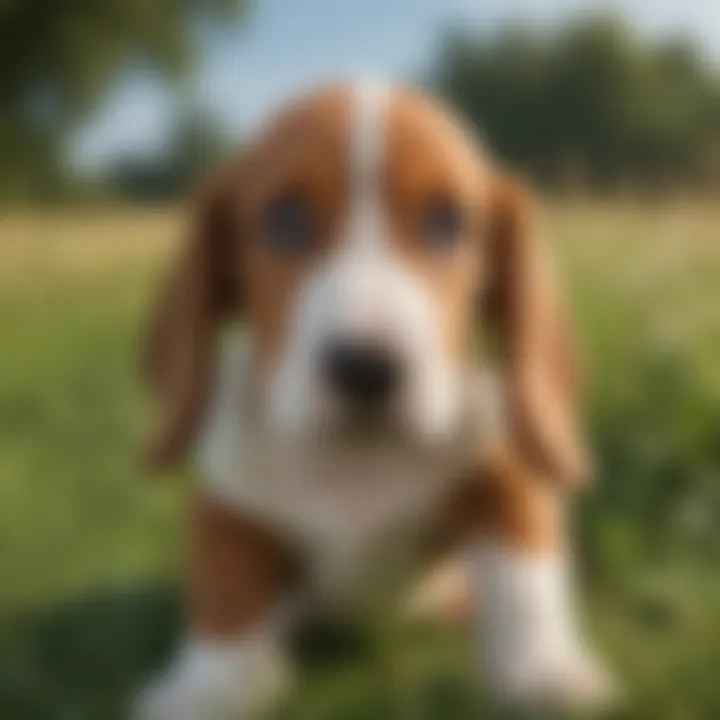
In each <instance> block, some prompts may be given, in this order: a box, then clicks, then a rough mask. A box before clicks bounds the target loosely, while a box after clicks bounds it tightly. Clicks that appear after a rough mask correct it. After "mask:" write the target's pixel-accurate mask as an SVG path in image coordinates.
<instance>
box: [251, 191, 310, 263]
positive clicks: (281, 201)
mask: <svg viewBox="0 0 720 720" xmlns="http://www.w3.org/2000/svg"><path fill="white" fill-rule="evenodd" d="M262 224H263V232H264V234H265V237H266V238H267V242H268V244H269V245H270V247H271V248H272V249H273V250H276V251H277V252H280V253H284V254H288V255H295V254H298V253H302V252H305V251H306V250H308V249H309V248H310V246H311V245H312V242H313V223H312V217H311V213H310V209H309V208H308V206H307V203H306V202H305V201H304V200H303V198H301V197H300V196H297V195H284V196H282V197H279V198H277V199H276V200H273V201H272V202H271V203H270V204H269V205H268V207H267V209H266V210H265V213H264V215H263V218H262Z"/></svg>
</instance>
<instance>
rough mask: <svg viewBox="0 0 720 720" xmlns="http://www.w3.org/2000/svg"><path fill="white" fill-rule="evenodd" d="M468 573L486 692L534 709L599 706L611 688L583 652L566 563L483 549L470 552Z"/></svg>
mask: <svg viewBox="0 0 720 720" xmlns="http://www.w3.org/2000/svg"><path fill="white" fill-rule="evenodd" d="M475 567H476V570H477V571H478V572H477V577H478V583H479V588H478V593H479V594H481V595H482V610H483V613H482V620H481V628H480V632H481V651H482V655H483V656H484V660H485V674H486V678H487V682H488V684H489V687H490V689H491V690H492V691H493V692H494V693H495V694H496V695H497V696H499V697H501V698H503V699H511V700H513V701H516V702H518V703H528V704H535V705H536V704H538V703H549V704H552V705H574V704H584V705H587V704H594V703H598V704H599V703H601V702H604V701H605V700H606V699H607V698H608V695H609V694H610V692H611V686H610V682H609V679H608V677H607V675H606V674H605V672H604V671H603V670H602V668H601V667H600V666H599V665H597V664H596V663H595V661H594V660H593V659H592V657H591V656H590V655H589V654H588V652H587V650H586V648H585V647H584V644H583V641H582V638H581V634H580V631H579V628H578V626H577V622H576V618H575V614H574V611H573V608H572V606H571V597H570V582H569V580H570V579H569V567H568V563H567V560H566V558H565V557H564V556H562V555H561V554H559V553H537V554H530V553H529V554H523V553H521V552H519V551H516V550H511V549H509V548H507V547H502V546H500V545H497V544H491V543H486V544H484V545H482V546H481V547H479V548H478V549H477V552H476V555H475Z"/></svg>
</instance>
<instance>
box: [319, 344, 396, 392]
mask: <svg viewBox="0 0 720 720" xmlns="http://www.w3.org/2000/svg"><path fill="white" fill-rule="evenodd" d="M323 372H324V374H325V378H326V380H327V382H328V384H329V385H330V387H332V389H333V390H334V391H335V392H337V393H338V395H340V396H341V397H342V398H343V399H345V400H349V401H351V402H354V403H377V402H381V401H383V400H387V399H388V398H389V397H390V396H391V395H392V393H393V391H394V390H395V389H396V387H397V385H398V383H399V380H400V375H401V367H400V361H399V359H398V357H397V354H396V353H395V352H393V350H392V349H391V348H389V347H386V346H384V345H380V344H368V343H360V342H357V341H352V342H350V341H340V342H334V343H332V344H330V345H329V346H328V347H327V348H326V350H325V353H324V358H323Z"/></svg>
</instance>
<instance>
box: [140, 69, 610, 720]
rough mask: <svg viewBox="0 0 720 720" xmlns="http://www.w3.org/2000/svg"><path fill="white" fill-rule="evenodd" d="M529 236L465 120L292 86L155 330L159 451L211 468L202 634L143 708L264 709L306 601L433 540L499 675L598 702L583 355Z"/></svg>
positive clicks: (384, 89)
mask: <svg viewBox="0 0 720 720" xmlns="http://www.w3.org/2000/svg"><path fill="white" fill-rule="evenodd" d="M533 231H534V228H533V223H532V220H531V212H530V208H529V204H528V200H527V199H526V197H525V195H524V193H523V191H522V190H521V189H520V188H519V187H518V186H517V185H516V184H515V183H514V182H513V181H511V180H509V179H508V178H507V177H504V176H503V175H501V174H500V173H499V172H498V171H497V170H496V168H495V167H493V166H492V165H491V163H490V162H489V160H488V158H487V157H486V156H485V154H484V152H483V150H482V148H480V147H479V146H478V144H477V143H476V141H475V140H474V139H473V138H472V136H471V134H470V133H469V132H468V130H467V129H466V128H465V127H463V125H462V124H461V123H459V122H458V121H457V120H455V119H454V118H453V117H452V116H451V115H450V114H448V113H447V112H446V111H445V110H444V109H442V108H441V107H440V105H439V104H437V103H436V102H435V101H433V100H431V99H429V98H426V97H424V96H422V95H421V94H420V93H417V92H414V91H411V90H407V89H400V88H396V87H391V86H389V85H387V84H383V83H371V82H361V83H348V84H346V85H341V86H335V87H332V88H326V89H322V90H320V91H317V92H315V93H313V94H310V95H308V96H305V97H303V98H301V99H299V100H297V101H295V102H294V103H292V104H291V105H290V106H289V107H287V108H285V109H284V110H282V111H281V112H280V113H279V114H278V115H277V116H276V117H275V118H273V119H272V121H271V122H270V123H269V124H268V127H267V128H266V130H265V132H263V133H262V134H261V136H260V137H259V138H257V139H256V140H255V141H254V142H253V143H252V144H251V145H250V146H249V147H248V148H247V149H246V150H245V152H243V154H242V156H241V157H239V158H238V159H237V160H236V161H234V162H232V163H230V164H229V165H228V166H227V167H226V168H224V169H223V170H222V171H221V172H220V173H219V174H218V176H217V178H215V180H214V181H213V182H212V183H211V185H210V186H209V187H208V188H207V190H206V191H205V192H204V193H203V194H202V196H201V197H200V199H199V203H198V206H197V208H196V211H195V217H194V228H193V231H192V233H191V235H190V238H189V242H188V243H187V245H186V247H185V248H184V249H183V253H182V256H181V257H180V260H179V263H178V265H177V267H176V268H175V270H174V272H173V273H171V277H170V279H169V282H168V284H167V287H166V289H165V291H164V293H163V294H162V297H161V298H160V303H159V307H158V309H157V311H156V313H155V315H154V319H153V322H152V327H151V333H150V337H149V342H148V346H147V356H146V370H147V374H148V376H149V378H150V380H151V381H152V384H153V386H154V388H155V390H156V392H157V394H158V396H159V398H160V401H161V402H160V405H161V409H162V423H161V427H160V430H159V432H158V434H157V436H156V437H155V438H154V440H153V443H152V447H151V450H150V453H151V458H152V459H153V461H154V462H155V463H156V464H157V465H160V466H162V465H166V464H168V463H170V462H172V461H173V460H176V459H178V458H179V457H180V456H181V455H182V453H183V451H184V450H185V449H186V448H187V446H188V445H190V444H191V443H193V442H194V441H195V440H196V439H197V440H198V443H197V444H198V448H197V473H198V476H199V480H200V482H199V489H198V491H197V496H196V501H195V508H194V511H193V516H192V538H193V540H192V542H193V553H192V560H191V580H190V585H191V587H190V632H189V637H188V640H187V644H186V647H185V649H184V650H183V652H182V654H181V656H180V657H179V658H178V660H177V662H176V664H175V665H174V666H173V667H172V668H171V669H170V671H169V672H168V673H167V674H166V675H165V676H163V678H161V680H160V681H159V682H158V683H157V684H155V685H154V686H153V687H152V688H151V689H150V691H149V692H148V693H146V694H145V695H144V696H143V700H142V712H143V713H145V715H144V717H151V718H157V719H158V720H160V719H165V718H168V719H169V718H174V719H176V720H177V719H178V718H187V719H188V720H189V719H191V718H236V717H238V716H240V717H242V716H244V715H245V714H247V713H250V712H251V711H252V710H254V709H256V708H257V704H258V702H259V701H260V700H261V699H262V698H263V697H264V696H265V695H266V694H267V692H268V691H269V687H270V685H272V683H271V682H270V679H271V678H277V671H278V669H279V668H280V667H281V664H282V663H281V662H280V661H281V660H282V658H281V650H282V646H283V642H282V640H283V634H284V633H285V632H286V630H287V625H288V623H290V622H292V618H293V612H294V610H295V609H296V608H297V605H298V603H301V602H303V601H304V600H307V599H308V598H312V599H313V602H327V603H328V606H333V605H335V606H339V605H341V604H345V603H347V602H348V601H352V600H353V599H357V598H359V597H361V596H364V595H365V590H366V588H368V587H370V586H371V585H373V584H374V583H378V578H380V577H382V576H383V574H384V572H385V570H386V568H387V566H388V565H389V564H391V561H393V560H397V559H398V558H399V557H400V556H402V555H403V552H404V550H403V552H400V549H401V548H406V547H408V546H412V545H413V541H417V540H419V539H423V540H425V541H427V540H428V538H431V537H434V538H435V539H436V540H437V542H438V543H441V542H442V543H444V544H445V547H450V546H455V547H460V546H462V548H463V549H464V551H465V552H466V557H467V558H468V562H469V563H470V565H471V567H472V568H473V570H474V571H476V574H477V576H478V578H479V579H478V582H482V587H483V603H482V605H483V615H484V619H483V622H482V628H483V630H482V635H483V637H482V640H481V641H479V643H478V648H479V651H480V652H481V653H483V654H484V657H485V667H486V672H487V674H488V678H487V680H486V682H487V684H489V687H490V688H491V689H492V690H493V691H495V692H496V693H497V694H498V695H500V696H504V697H507V698H509V699H512V700H518V701H533V700H546V699H552V700H557V701H560V702H563V701H569V702H573V701H578V702H582V701H586V702H588V703H590V702H595V701H598V700H601V699H602V698H603V696H604V695H605V694H606V692H607V690H608V687H607V682H606V680H605V678H604V675H603V673H602V672H601V671H600V670H599V668H598V667H597V666H596V664H595V663H594V661H593V660H592V659H591V657H590V656H589V655H588V654H587V652H586V650H585V648H584V647H583V643H582V641H581V638H580V635H579V631H578V628H577V627H576V625H575V619H574V617H573V611H572V608H571V601H570V592H569V588H568V579H567V572H568V568H567V550H566V540H565V537H564V528H563V520H562V505H563V498H564V496H566V495H567V494H568V492H567V490H568V487H569V486H570V485H572V484H573V483H575V482H577V481H578V480H580V479H581V477H582V476H583V474H584V473H585V472H586V467H585V466H586V460H585V457H584V452H583V449H582V447H581V444H580V440H579V438H578V436H577V433H576V428H575V420H574V417H573V411H574V404H575V402H576V393H577V390H576V384H577V381H576V372H575V367H574V365H575V360H574V357H573V352H572V348H571V341H570V337H569V330H568V327H567V324H566V321H565V319H564V318H563V314H562V308H561V306H560V302H559V300H558V295H557V292H556V289H555V286H554V283H553V281H552V277H551V273H550V270H549V267H548V265H547V264H546V260H545V258H544V256H543V253H542V250H541V247H540V245H539V244H538V240H537V238H536V237H535V236H534V232H533ZM236 320H242V322H243V328H246V329H243V330H242V331H240V330H238V329H237V326H236V324H234V321H236ZM478 334H479V336H480V338H479V342H478V343H476V342H475V341H476V340H477V339H478V338H477V336H478ZM476 344H479V346H480V347H479V349H477V348H476ZM494 368H497V369H494ZM453 544H454V545H453ZM378 584H379V583H378Z"/></svg>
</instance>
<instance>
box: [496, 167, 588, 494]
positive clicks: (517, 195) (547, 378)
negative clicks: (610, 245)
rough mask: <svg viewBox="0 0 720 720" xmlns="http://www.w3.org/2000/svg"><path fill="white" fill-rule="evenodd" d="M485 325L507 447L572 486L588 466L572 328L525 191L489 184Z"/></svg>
mask: <svg viewBox="0 0 720 720" xmlns="http://www.w3.org/2000/svg"><path fill="white" fill-rule="evenodd" d="M488 212H489V217H488V222H489V233H488V235H489V248H488V253H489V268H488V274H487V276H488V282H489V285H488V287H487V288H486V292H485V293H484V296H483V299H482V301H483V303H484V312H485V316H486V323H487V325H488V326H489V328H490V330H491V333H493V334H494V339H495V340H496V342H497V345H498V350H499V353H500V356H501V361H502V363H503V366H504V369H505V384H506V388H505V391H506V397H507V412H508V423H509V432H510V435H511V442H512V443H513V445H514V446H515V448H516V449H517V450H518V451H519V452H520V455H521V456H522V457H523V458H524V460H525V461H526V462H527V463H529V465H530V467H532V468H533V469H535V470H536V471H538V472H539V473H541V474H543V475H544V476H547V477H549V478H551V479H556V480H559V481H562V482H564V483H566V484H578V483H579V482H581V481H582V480H584V479H585V478H586V476H587V475H588V474H589V470H590V468H589V465H590V462H589V458H588V455H587V451H586V448H585V446H584V443H583V441H582V438H581V433H580V431H579V428H578V424H577V418H576V406H577V404H578V401H579V393H580V388H579V384H580V383H579V377H578V375H579V370H578V357H577V351H576V348H575V347H574V342H573V335H572V331H571V328H570V323H569V320H568V317H567V315H566V313H565V312H564V307H563V303H562V301H561V299H560V295H559V292H558V287H557V284H556V282H555V278H554V274H553V272H552V267H551V265H550V262H549V258H548V257H547V255H546V254H545V252H544V249H543V248H542V246H541V244H540V242H539V239H538V237H537V233H536V227H535V221H534V219H533V209H532V205H531V202H530V200H529V198H528V196H527V194H526V192H525V190H524V189H523V188H522V187H521V186H520V185H519V184H518V183H517V182H515V181H513V180H511V179H509V178H508V177H506V176H504V175H503V176H501V175H498V176H496V177H495V178H494V179H493V181H492V189H491V199H490V206H489V211H488Z"/></svg>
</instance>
